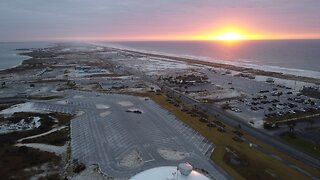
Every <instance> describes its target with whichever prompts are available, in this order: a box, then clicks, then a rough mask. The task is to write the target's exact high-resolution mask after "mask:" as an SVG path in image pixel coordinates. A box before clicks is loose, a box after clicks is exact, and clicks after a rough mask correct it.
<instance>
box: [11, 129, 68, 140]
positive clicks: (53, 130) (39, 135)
mask: <svg viewBox="0 0 320 180" xmlns="http://www.w3.org/2000/svg"><path fill="white" fill-rule="evenodd" d="M66 127H67V126H60V127H56V128H53V129H51V130H50V131H47V132H44V133H41V134H37V135H34V136H29V137H25V138H22V139H19V140H18V141H17V142H21V141H23V140H26V139H34V138H38V137H41V136H45V135H48V134H51V133H53V132H56V131H60V130H62V129H64V128H66Z"/></svg>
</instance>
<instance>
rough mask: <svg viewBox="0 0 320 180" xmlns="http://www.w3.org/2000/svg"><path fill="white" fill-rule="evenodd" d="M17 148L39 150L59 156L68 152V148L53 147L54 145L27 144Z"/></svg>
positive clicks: (19, 145)
mask: <svg viewBox="0 0 320 180" xmlns="http://www.w3.org/2000/svg"><path fill="white" fill-rule="evenodd" d="M15 146H17V147H21V146H26V147H30V148H34V149H39V150H41V151H47V152H51V153H55V154H56V155H58V156H59V155H61V154H63V153H65V152H66V151H67V146H53V145H48V144H40V143H27V144H22V143H18V144H16V145H15Z"/></svg>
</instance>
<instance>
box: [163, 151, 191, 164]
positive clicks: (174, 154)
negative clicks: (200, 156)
mask: <svg viewBox="0 0 320 180" xmlns="http://www.w3.org/2000/svg"><path fill="white" fill-rule="evenodd" d="M158 153H159V154H160V156H161V157H162V158H164V159H165V160H169V161H179V160H182V159H185V158H186V157H189V156H190V154H189V153H185V152H180V151H174V150H168V149H158Z"/></svg>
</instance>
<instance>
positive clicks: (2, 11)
mask: <svg viewBox="0 0 320 180" xmlns="http://www.w3.org/2000/svg"><path fill="white" fill-rule="evenodd" d="M224 32H237V33H240V34H245V35H246V36H247V37H250V38H252V39H301V38H302V39H304V38H320V0H0V41H32V40H197V39H200V40H203V39H210V37H214V36H215V35H217V34H221V33H224Z"/></svg>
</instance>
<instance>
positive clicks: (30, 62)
mask: <svg viewBox="0 0 320 180" xmlns="http://www.w3.org/2000/svg"><path fill="white" fill-rule="evenodd" d="M88 44H92V43H88ZM94 45H96V46H100V47H101V46H102V47H105V48H110V49H113V50H117V51H124V52H128V53H134V54H138V55H141V56H151V57H156V58H165V59H171V60H175V61H180V62H185V63H188V64H195V65H203V66H210V67H214V68H222V69H226V70H232V71H237V72H248V73H252V74H255V75H257V76H267V77H273V78H279V79H286V80H292V81H300V82H305V83H312V84H315V85H320V79H318V78H312V77H305V76H297V75H293V74H285V73H279V72H273V71H265V70H260V69H254V68H249V67H241V66H236V65H231V64H223V63H218V62H208V61H204V60H201V59H197V58H196V57H195V58H187V57H178V56H174V55H165V54H161V53H159V54H158V53H151V52H142V51H138V50H129V49H125V48H116V47H111V46H104V45H101V44H94ZM56 47H57V46H56ZM49 48H53V47H49ZM35 50H37V48H32V49H29V51H27V52H20V53H17V55H19V56H26V59H24V60H22V61H21V63H20V64H19V65H16V66H14V67H10V68H6V69H0V74H4V73H15V72H21V71H24V70H25V68H30V67H32V68H35V69H36V68H43V67H40V66H39V67H38V66H37V67H35V66H34V64H36V61H35V59H34V57H33V55H32V54H33V52H34V51H35Z"/></svg>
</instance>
